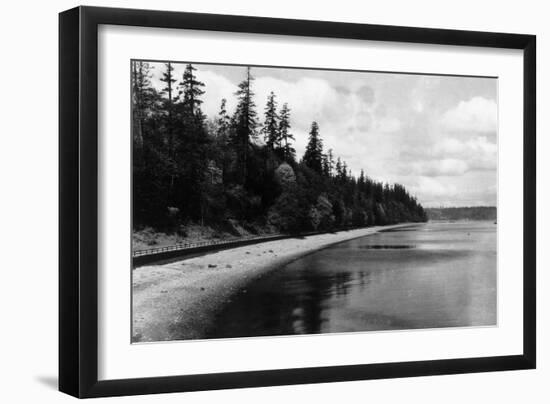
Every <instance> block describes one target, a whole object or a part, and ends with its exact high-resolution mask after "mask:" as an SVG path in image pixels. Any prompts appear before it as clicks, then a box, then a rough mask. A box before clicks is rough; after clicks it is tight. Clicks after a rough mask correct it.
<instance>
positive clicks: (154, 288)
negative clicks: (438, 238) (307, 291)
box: [132, 223, 414, 342]
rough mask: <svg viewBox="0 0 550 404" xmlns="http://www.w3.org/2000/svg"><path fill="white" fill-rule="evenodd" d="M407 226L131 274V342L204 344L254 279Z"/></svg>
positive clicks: (268, 246) (268, 245) (233, 252)
mask: <svg viewBox="0 0 550 404" xmlns="http://www.w3.org/2000/svg"><path fill="white" fill-rule="evenodd" d="M413 224H414V223H403V224H397V225H389V226H376V227H368V228H362V229H355V230H347V231H340V232H336V233H327V234H320V235H314V236H307V237H303V238H291V239H284V240H278V241H270V242H265V243H260V244H255V245H250V246H243V247H238V248H234V249H230V250H223V251H219V252H216V253H213V254H209V255H208V256H203V257H195V258H189V259H185V260H181V261H177V262H172V263H170V264H165V265H152V266H143V267H140V268H137V269H134V270H133V272H132V314H133V315H132V325H133V327H132V341H133V342H154V341H171V340H185V339H200V338H202V337H203V335H204V333H205V332H206V330H207V329H208V328H209V327H210V326H211V324H212V321H213V320H214V317H215V314H216V313H217V312H218V310H219V309H220V308H221V307H223V306H224V304H227V303H228V302H229V301H230V299H231V296H232V295H233V294H234V293H235V292H237V291H239V290H240V289H241V288H242V287H244V286H245V285H246V284H247V283H248V282H250V281H252V280H253V279H255V278H256V277H258V276H260V275H262V274H264V273H266V272H268V271H270V270H273V269H276V268H279V267H281V266H283V265H286V264H288V263H289V262H291V261H293V260H295V259H297V258H299V257H301V256H304V255H306V254H308V253H311V252H314V251H317V250H319V249H322V248H325V247H328V246H330V245H332V244H336V243H339V242H343V241H347V240H351V239H354V238H359V237H364V236H368V235H370V234H375V233H377V232H379V231H381V230H386V229H392V228H398V227H406V226H411V225H413Z"/></svg>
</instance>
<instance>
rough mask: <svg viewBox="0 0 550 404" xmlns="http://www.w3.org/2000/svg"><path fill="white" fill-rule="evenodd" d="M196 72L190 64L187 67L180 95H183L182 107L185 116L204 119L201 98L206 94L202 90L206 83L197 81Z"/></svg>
mask: <svg viewBox="0 0 550 404" xmlns="http://www.w3.org/2000/svg"><path fill="white" fill-rule="evenodd" d="M196 70H197V69H195V68H194V67H193V65H191V64H190V63H189V64H188V65H187V66H186V67H185V71H184V72H183V77H182V81H181V82H180V88H181V90H180V92H179V94H180V95H182V94H183V103H182V105H183V110H184V114H185V115H187V116H192V117H198V118H199V119H202V112H201V111H200V106H201V104H202V100H201V99H200V96H201V95H203V94H204V90H203V89H202V88H203V87H204V83H203V82H201V81H198V80H197V78H196V76H195V73H194V72H195V71H196Z"/></svg>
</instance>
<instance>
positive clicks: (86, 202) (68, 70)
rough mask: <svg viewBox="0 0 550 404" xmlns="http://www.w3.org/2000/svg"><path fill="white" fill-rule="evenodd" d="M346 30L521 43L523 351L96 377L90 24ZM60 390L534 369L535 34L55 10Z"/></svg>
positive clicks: (332, 34) (101, 392)
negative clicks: (289, 367)
mask: <svg viewBox="0 0 550 404" xmlns="http://www.w3.org/2000/svg"><path fill="white" fill-rule="evenodd" d="M100 24H113V25H125V26H140V27H155V28H180V29H194V30H210V31H227V32H243V33H261V34H277V35H291V36H309V37H318V38H344V39H359V40H376V41H390V42H404V43H423V44H439V45H449V46H453V45H463V46H476V47H486V48H509V49H519V50H522V51H523V60H524V65H523V66H524V77H523V84H524V88H523V114H524V115H523V116H524V122H523V142H524V156H523V181H524V188H523V203H524V207H523V220H524V229H523V230H524V234H523V251H524V258H523V354H521V355H513V356H496V357H483V358H467V359H445V360H427V361H415V362H400V363H381V364H363V365H350V366H332V367H315V368H295V369H281V370H262V371H251V372H235V373H218V374H207V375H182V376H170V377H150V378H139V379H123V380H107V381H98V376H97V371H98V337H97V335H98V323H97V318H98V282H97V280H98V138H97V130H98V122H97V121H98V105H97V102H98V87H97V85H98V66H97V63H98V26H99V25H100ZM59 99H60V101H59V217H60V219H59V234H60V236H59V389H60V390H61V391H63V392H65V393H68V394H70V395H73V396H76V397H81V398H84V397H103V396H120V395H134V394H150V393H167V392H183V391H196V390H211V389H226V388H243V387H260V386H275V385H291V384H301V383H324V382H337V381H351V380H363V379H381V378H396V377H410V376H426V375H441V374H458V373H469V372H488V371H501V370H514V369H533V368H535V366H536V288H535V285H536V279H535V278H536V222H535V220H536V217H535V215H536V213H535V212H536V185H535V184H536V169H535V166H536V162H535V155H536V153H535V147H536V133H535V121H536V37H535V36H534V35H519V34H504V33H490V32H472V31H458V30H443V29H425V28H410V27H397V26H382V25H366V24H350V23H339V22H321V21H305V20H288V19H277V18H260V17H244V16H228V15H213V14H197V13H183V12H166V11H149V10H131V9H112V8H96V7H77V8H74V9H71V10H68V11H64V12H62V13H60V15H59Z"/></svg>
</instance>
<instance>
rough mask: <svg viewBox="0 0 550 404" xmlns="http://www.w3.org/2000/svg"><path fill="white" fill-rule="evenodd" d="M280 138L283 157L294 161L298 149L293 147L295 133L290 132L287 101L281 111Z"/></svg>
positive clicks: (290, 161)
mask: <svg viewBox="0 0 550 404" xmlns="http://www.w3.org/2000/svg"><path fill="white" fill-rule="evenodd" d="M279 140H280V147H281V149H282V155H283V159H284V160H285V161H286V162H288V163H292V162H294V160H295V159H296V150H295V149H294V147H292V142H291V141H294V135H293V134H292V133H290V108H289V107H288V104H287V103H286V102H285V103H284V104H283V107H282V108H281V112H280V113H279Z"/></svg>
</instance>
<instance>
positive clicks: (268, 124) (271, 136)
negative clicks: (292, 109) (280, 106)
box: [261, 91, 280, 151]
mask: <svg viewBox="0 0 550 404" xmlns="http://www.w3.org/2000/svg"><path fill="white" fill-rule="evenodd" d="M264 111H265V112H264V116H265V120H264V125H263V127H262V131H261V132H262V133H263V135H264V140H265V144H266V146H267V148H268V149H269V150H272V151H273V150H275V147H278V146H279V143H280V139H279V130H278V126H279V125H278V121H279V116H278V115H277V101H275V94H274V93H273V91H272V92H271V93H270V94H269V95H268V96H267V103H266V106H265V110H264Z"/></svg>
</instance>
